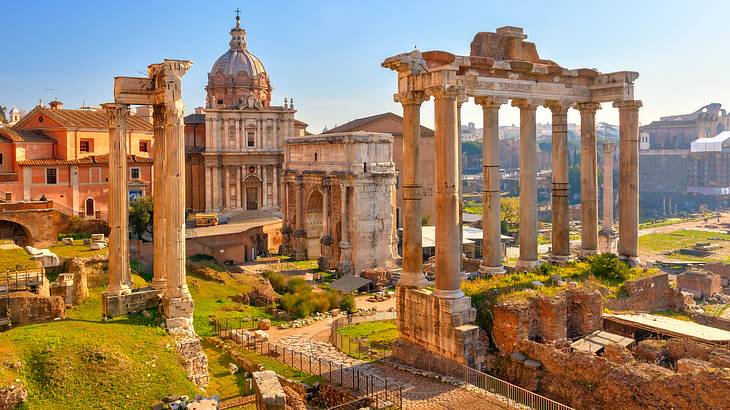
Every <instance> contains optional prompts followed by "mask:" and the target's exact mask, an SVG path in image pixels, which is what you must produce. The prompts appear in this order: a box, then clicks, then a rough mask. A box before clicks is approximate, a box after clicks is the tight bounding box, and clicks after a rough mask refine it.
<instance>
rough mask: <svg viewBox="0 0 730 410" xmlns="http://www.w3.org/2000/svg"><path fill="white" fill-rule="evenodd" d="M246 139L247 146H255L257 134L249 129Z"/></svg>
mask: <svg viewBox="0 0 730 410" xmlns="http://www.w3.org/2000/svg"><path fill="white" fill-rule="evenodd" d="M246 139H247V142H246V146H248V147H253V146H254V145H255V141H256V134H255V133H254V132H253V131H249V132H248V134H246Z"/></svg>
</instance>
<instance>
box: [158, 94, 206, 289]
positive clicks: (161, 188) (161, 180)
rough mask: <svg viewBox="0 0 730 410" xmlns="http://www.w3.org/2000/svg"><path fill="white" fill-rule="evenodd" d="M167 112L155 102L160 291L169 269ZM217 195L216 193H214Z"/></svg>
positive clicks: (165, 286)
mask: <svg viewBox="0 0 730 410" xmlns="http://www.w3.org/2000/svg"><path fill="white" fill-rule="evenodd" d="M166 122H167V113H166V112H165V106H164V105H163V104H155V105H154V106H153V107H152V123H153V129H154V143H153V147H154V160H153V161H154V162H153V164H152V166H153V168H154V176H153V181H152V185H153V187H152V209H153V210H154V214H153V215H154V217H153V219H152V232H153V236H152V241H153V244H152V270H153V272H152V287H153V288H154V289H156V290H159V291H164V290H165V288H167V270H166V267H165V242H166V236H165V234H164V233H163V232H164V229H165V216H166V214H167V210H166V209H167V200H166V198H165V197H166V195H167V193H166V190H165V186H166V182H165V180H166V177H165V172H166V171H165V164H166V160H167V159H166V157H165V151H166V149H165V146H166V142H167V141H166V140H165V123H166ZM213 195H215V194H213Z"/></svg>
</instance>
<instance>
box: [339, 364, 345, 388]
mask: <svg viewBox="0 0 730 410" xmlns="http://www.w3.org/2000/svg"><path fill="white" fill-rule="evenodd" d="M342 376H343V367H342V363H340V385H344V384H345V383H344V382H343V381H342Z"/></svg>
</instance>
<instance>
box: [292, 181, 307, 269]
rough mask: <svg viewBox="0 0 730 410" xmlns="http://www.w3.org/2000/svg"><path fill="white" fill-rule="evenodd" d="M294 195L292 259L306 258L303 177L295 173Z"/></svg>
mask: <svg viewBox="0 0 730 410" xmlns="http://www.w3.org/2000/svg"><path fill="white" fill-rule="evenodd" d="M295 183H296V188H297V196H296V229H295V230H294V242H295V246H296V248H295V249H294V252H295V255H294V259H296V260H299V261H300V260H304V259H307V231H306V225H305V223H304V177H303V176H301V175H297V176H296V179H295Z"/></svg>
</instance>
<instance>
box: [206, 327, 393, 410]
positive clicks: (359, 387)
mask: <svg viewBox="0 0 730 410" xmlns="http://www.w3.org/2000/svg"><path fill="white" fill-rule="evenodd" d="M214 325H215V328H216V329H221V328H223V326H221V325H219V324H217V323H214ZM218 335H219V336H220V337H221V338H223V339H228V340H230V341H232V342H233V343H235V344H236V345H238V346H240V347H243V348H245V349H248V350H252V351H255V352H256V353H258V354H260V355H262V356H267V357H270V358H273V359H275V360H277V361H278V362H280V363H283V364H285V365H287V366H289V367H292V368H294V369H297V370H300V371H302V372H305V373H309V374H312V375H315V376H319V377H320V378H321V379H322V380H326V381H327V382H330V383H333V384H336V385H338V386H343V387H346V388H349V389H352V390H355V391H359V392H360V393H363V394H364V395H365V397H363V398H361V399H358V401H360V400H365V401H367V402H368V403H370V404H374V405H375V408H378V409H387V408H398V409H400V408H402V407H403V386H402V385H400V384H398V383H396V382H394V381H393V380H390V379H387V378H383V377H379V376H377V375H375V374H372V373H371V372H369V371H366V370H364V369H360V368H359V367H358V366H352V367H346V366H344V365H343V364H341V363H336V362H333V361H331V360H328V359H323V358H321V357H315V356H314V355H311V354H306V353H302V352H300V351H294V350H291V349H288V348H286V347H284V346H281V345H278V344H275V343H270V342H268V341H265V340H256V337H255V336H254V335H252V334H250V333H249V332H247V331H245V330H242V329H231V330H221V331H220V332H219V333H218ZM345 408H347V407H342V409H345Z"/></svg>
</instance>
